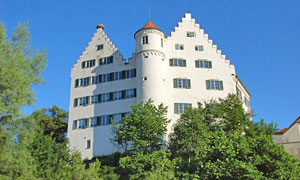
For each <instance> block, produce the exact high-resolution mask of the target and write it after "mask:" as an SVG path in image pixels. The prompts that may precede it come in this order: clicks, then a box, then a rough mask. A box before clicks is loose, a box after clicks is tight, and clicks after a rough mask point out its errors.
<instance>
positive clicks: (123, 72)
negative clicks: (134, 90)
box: [122, 71, 126, 79]
mask: <svg viewBox="0 0 300 180" xmlns="http://www.w3.org/2000/svg"><path fill="white" fill-rule="evenodd" d="M125 72H126V71H122V79H125Z"/></svg>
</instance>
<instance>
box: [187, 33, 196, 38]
mask: <svg viewBox="0 0 300 180" xmlns="http://www.w3.org/2000/svg"><path fill="white" fill-rule="evenodd" d="M186 37H196V33H195V32H186Z"/></svg>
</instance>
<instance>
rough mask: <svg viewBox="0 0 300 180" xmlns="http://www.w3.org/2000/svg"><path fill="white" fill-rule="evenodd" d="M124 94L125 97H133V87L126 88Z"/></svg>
mask: <svg viewBox="0 0 300 180" xmlns="http://www.w3.org/2000/svg"><path fill="white" fill-rule="evenodd" d="M125 96H126V99H127V98H133V97H135V89H130V90H126V91H125Z"/></svg>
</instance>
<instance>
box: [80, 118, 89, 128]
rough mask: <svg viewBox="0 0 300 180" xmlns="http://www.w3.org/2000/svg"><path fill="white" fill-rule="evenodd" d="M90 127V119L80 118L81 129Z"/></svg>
mask: <svg viewBox="0 0 300 180" xmlns="http://www.w3.org/2000/svg"><path fill="white" fill-rule="evenodd" d="M88 127H89V120H88V119H80V120H79V129H85V128H88Z"/></svg>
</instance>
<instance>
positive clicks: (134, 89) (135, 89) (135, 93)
mask: <svg viewBox="0 0 300 180" xmlns="http://www.w3.org/2000/svg"><path fill="white" fill-rule="evenodd" d="M134 97H136V89H134Z"/></svg>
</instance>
